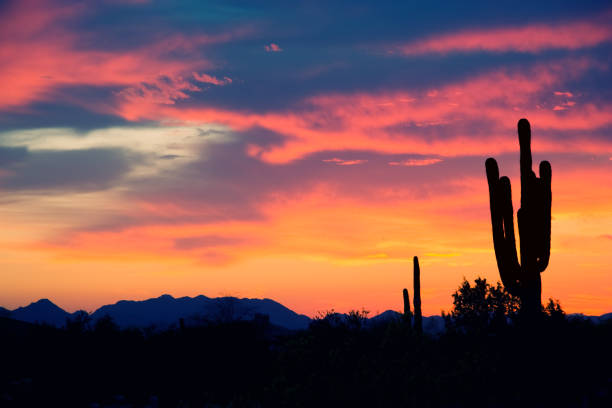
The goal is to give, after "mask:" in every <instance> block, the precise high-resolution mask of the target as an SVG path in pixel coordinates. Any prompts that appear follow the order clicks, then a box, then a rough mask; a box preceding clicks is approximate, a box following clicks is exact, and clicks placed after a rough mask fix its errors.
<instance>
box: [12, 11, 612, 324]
mask: <svg viewBox="0 0 612 408" xmlns="http://www.w3.org/2000/svg"><path fill="white" fill-rule="evenodd" d="M124 3H125V2H119V1H112V2H110V1H109V2H78V3H75V2H66V1H64V0H23V1H13V0H12V1H9V2H7V3H6V5H1V6H0V12H1V13H0V88H2V90H3V92H2V95H0V193H1V194H0V196H1V198H2V199H1V200H0V219H1V220H2V228H3V233H2V234H1V235H0V306H3V307H6V308H10V309H13V308H16V307H19V306H25V305H27V304H29V303H30V302H32V301H36V300H38V299H40V298H49V299H51V300H52V301H53V302H55V303H56V304H58V305H59V306H60V307H63V308H65V309H67V310H69V311H74V310H77V309H86V310H88V311H92V310H95V309H96V308H98V307H100V306H102V305H104V304H109V303H113V302H116V301H118V300H121V299H146V298H151V297H157V296H160V295H161V294H164V293H168V294H171V295H173V296H175V297H180V296H196V295H199V294H203V295H206V296H209V297H217V296H225V295H233V296H239V297H267V298H271V299H274V300H276V301H278V302H280V303H282V304H284V305H285V306H287V307H289V308H291V309H292V310H294V311H296V312H299V313H304V314H307V315H309V316H315V315H316V314H317V312H319V311H326V310H329V309H335V310H336V311H340V312H345V311H348V310H350V309H362V308H363V309H365V310H369V311H370V312H371V313H372V314H376V313H378V312H383V311H385V310H388V309H395V310H399V309H400V308H401V307H402V296H401V292H402V289H403V288H404V287H406V288H408V289H409V291H410V292H411V293H412V257H413V256H415V255H416V256H419V259H420V261H421V268H422V274H421V276H422V301H423V310H424V313H425V314H426V315H433V314H439V313H440V311H441V310H446V311H448V310H450V308H451V307H452V303H451V302H452V299H451V294H452V293H453V292H454V291H455V290H456V289H457V288H458V286H459V284H460V283H461V281H462V279H463V278H466V279H468V280H471V281H473V280H474V279H475V278H476V277H478V276H482V277H486V278H487V279H488V280H490V281H491V282H497V281H498V280H499V274H498V272H497V266H496V263H495V256H494V253H493V245H492V237H491V226H490V218H489V217H490V215H489V202H488V191H487V182H486V177H485V168H484V162H485V160H486V158H487V157H491V156H492V157H495V158H497V159H498V161H499V163H500V171H501V174H502V175H507V176H509V177H510V178H511V180H512V188H513V200H514V210H515V213H516V210H517V209H518V207H519V202H520V179H519V174H518V165H519V146H518V141H517V135H516V123H517V121H518V120H519V119H520V118H522V117H525V118H527V119H528V120H529V121H530V122H531V126H532V129H533V138H532V150H533V156H534V169H536V168H537V167H536V166H537V163H538V162H539V161H540V160H550V162H551V164H552V191H553V204H552V205H553V208H552V215H553V220H552V253H551V260H550V265H549V267H548V269H547V270H546V271H545V272H544V273H543V275H542V279H543V291H544V292H543V300H546V299H548V298H549V297H552V298H554V299H559V300H560V302H561V304H562V306H563V308H564V309H565V310H566V311H567V312H569V313H576V312H580V313H586V314H602V313H608V312H612V274H611V273H610V264H612V187H611V186H610V181H611V180H612V136H611V135H612V133H611V129H612V97H611V95H612V92H611V91H610V83H609V82H610V81H609V78H610V69H611V68H612V62H611V60H610V58H609V56H610V55H611V54H610V47H612V29H611V28H610V24H609V22H608V21H607V20H606V21H604V19H605V18H608V19H609V16H610V15H612V14H610V10H607V11H606V10H604V11H603V12H602V11H601V10H599V9H593V10H591V11H590V14H588V13H587V12H586V11H585V13H583V14H581V15H580V16H576V17H575V19H573V20H572V19H566V17H565V16H567V15H570V16H571V15H572V14H571V13H569V12H567V10H566V12H564V13H559V12H558V10H557V14H554V13H553V14H550V15H549V14H548V12H547V13H546V14H542V15H539V17H538V16H532V15H529V16H528V17H529V24H525V25H520V24H514V25H512V24H510V23H509V21H527V20H526V19H525V18H524V17H525V16H523V17H520V16H519V15H518V14H517V15H516V16H515V17H516V19H515V20H512V19H501V20H500V19H499V18H497V19H496V18H494V16H489V17H490V18H491V21H488V20H486V21H485V20H483V21H480V22H474V21H473V13H472V14H471V15H470V18H467V17H466V18H465V21H458V22H457V24H454V23H453V24H448V25H447V24H446V23H445V24H431V22H428V21H425V23H426V24H423V22H419V21H416V22H417V23H418V24H414V25H413V24H411V23H410V22H409V21H407V20H406V19H404V18H403V17H402V20H401V21H395V20H393V18H392V17H393V16H387V17H386V18H385V24H384V26H387V23H388V24H389V27H391V26H392V25H393V24H397V25H396V26H395V27H394V28H392V29H390V31H389V32H387V31H385V27H383V25H380V26H379V24H373V25H372V27H370V26H369V25H364V24H363V21H359V24H356V22H355V21H353V22H352V23H351V24H347V25H346V26H347V27H357V26H359V27H361V28H362V29H363V33H362V32H355V33H354V36H349V35H347V36H344V34H342V35H341V36H340V37H338V35H340V34H339V32H338V30H337V27H331V28H332V29H330V27H328V26H319V24H322V23H321V22H320V21H315V19H313V20H312V21H309V23H308V24H305V25H304V26H308V27H309V29H312V30H313V31H312V32H318V30H319V29H320V30H321V35H320V38H319V36H318V35H316V36H313V35H312V32H310V31H308V32H303V33H302V32H301V31H300V30H302V29H303V27H300V24H295V22H296V21H301V20H300V18H304V17H303V16H301V15H291V17H292V18H293V19H295V20H292V18H288V19H285V18H284V16H283V15H282V13H280V11H279V12H278V13H279V14H276V10H275V11H274V13H266V12H261V13H260V12H259V11H258V10H257V12H254V11H255V9H253V8H251V7H253V6H247V5H243V6H240V7H238V6H236V9H235V10H234V8H233V7H232V8H226V7H220V8H219V9H218V10H217V11H215V13H213V14H214V15H209V11H208V10H203V9H200V8H198V7H200V5H195V3H194V4H191V3H190V4H189V5H176V6H175V7H176V10H175V9H173V10H169V9H167V8H165V7H166V5H163V4H153V3H156V2H130V4H129V5H127V4H124ZM158 3H159V2H158ZM162 3H163V2H162ZM196 3H197V2H196ZM247 3H248V2H247ZM264 3H265V2H264ZM261 6H262V7H263V5H261ZM181 7H184V8H186V9H181ZM189 7H194V8H195V9H197V10H195V11H194V10H190V9H188V8H189ZM258 7H259V6H258ZM423 7H425V6H423ZM466 7H467V6H466ZM585 7H586V6H585ZM141 8H142V9H141ZM468 8H469V7H468ZM468 8H466V10H468ZM230 9H231V13H230V15H228V14H227V13H228V10H230ZM143 10H146V11H147V12H141V11H143ZM177 10H178V11H177ZM294 11H295V10H292V11H287V10H285V11H283V13H289V12H290V13H293V12H294ZM313 12H314V11H313ZM382 12H383V11H381V13H382ZM234 13H235V14H234ZM361 13H362V12H361V11H360V12H359V13H355V15H356V16H357V15H359V16H360V15H362V14H361ZM217 14H218V15H217ZM267 14H270V15H269V16H268V15H267ZM349 14H350V13H349ZM349 14H347V15H343V16H342V19H343V21H344V19H351V18H353V16H352V15H349ZM304 15H307V13H306V14H304ZM424 15H427V13H425V14H424ZM500 15H502V16H504V15H507V14H504V13H500ZM117 16H121V18H117ZM186 16H187V17H189V18H187V19H186ZM237 16H240V18H238V17H237ZM254 16H257V18H255V17H254ZM279 16H281V17H283V18H281V20H283V21H279ZM336 17H337V16H336ZM451 17H452V18H455V16H451ZM464 17H465V16H464ZM199 18H202V19H204V20H202V21H204V23H202V21H199V20H198V19H199ZM268 18H269V20H268ZM360 18H361V17H360ZM410 18H417V17H413V16H411V17H410ZM457 18H459V17H457ZM555 19H556V20H555ZM285 20H286V21H285ZM287 21H289V22H290V23H291V24H293V25H294V26H295V27H293V26H292V27H291V29H287V27H286V26H285V25H283V24H287ZM440 21H445V22H449V21H450V20H449V17H448V16H447V17H446V20H445V19H443V18H441V19H440ZM459 22H461V24H459ZM325 24H327V23H325ZM270 27H275V30H274V31H270ZM276 27H280V28H279V29H278V30H277V29H276ZM406 27H410V30H406ZM440 27H448V30H451V31H444V30H442V29H441V28H440ZM372 29H376V30H380V31H377V32H375V33H373V32H371V31H369V30H372ZM326 30H327V31H326ZM441 30H442V31H441ZM288 33H291V34H288ZM323 33H325V34H323ZM300 34H304V35H303V37H302V36H300ZM374 34H375V35H374ZM326 35H328V36H330V38H329V39H327V38H325V36H326ZM334 36H336V37H334ZM352 37H354V39H353V38H352ZM328 41H329V42H328ZM281 46H282V47H281ZM380 50H389V52H386V53H381V52H380ZM272 51H274V52H272Z"/></svg>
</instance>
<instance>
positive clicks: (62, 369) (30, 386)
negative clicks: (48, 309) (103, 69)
mask: <svg viewBox="0 0 612 408" xmlns="http://www.w3.org/2000/svg"><path fill="white" fill-rule="evenodd" d="M0 346H1V347H0V353H1V357H0V358H1V359H0V406H2V407H29V406H39V407H49V406H56V407H70V406H77V407H91V406H106V407H110V406H116V407H119V406H121V407H145V406H150V407H154V406H160V407H180V406H182V407H187V406H189V407H524V406H541V407H553V406H558V407H612V352H611V348H612V321H608V323H604V324H599V325H592V324H590V323H587V322H584V321H567V320H565V319H552V318H543V319H542V320H541V321H538V322H537V324H521V323H520V322H519V323H515V324H513V325H503V326H501V327H496V328H491V327H486V328H482V327H481V328H476V329H473V328H470V329H467V330H465V329H462V330H449V331H448V332H447V333H445V334H443V335H441V336H439V337H437V338H434V337H430V336H428V335H419V334H417V333H415V332H414V331H413V329H411V328H410V327H409V326H408V325H407V324H406V323H404V322H402V321H393V322H388V323H384V324H381V325H379V326H377V327H373V328H367V329H366V328H363V327H361V324H360V321H359V319H357V320H355V321H352V322H342V321H334V320H333V319H329V318H327V319H321V320H316V321H314V323H313V324H312V325H311V327H310V329H309V330H306V331H302V332H296V333H288V332H283V331H282V330H280V329H278V328H274V327H271V326H270V325H269V324H267V323H266V321H265V320H263V321H261V320H260V321H258V322H240V321H236V322H226V323H208V324H204V325H203V326H201V327H186V328H185V327H183V328H180V327H179V328H176V329H172V330H167V331H164V332H156V331H137V330H134V331H119V330H118V329H117V328H116V326H114V325H113V324H112V322H111V321H101V322H98V324H97V325H96V326H95V327H88V326H87V324H85V323H83V324H80V323H76V324H72V325H70V326H69V327H68V328H66V329H55V328H51V327H43V326H37V325H30V324H26V323H21V322H17V321H14V320H10V319H1V321H0Z"/></svg>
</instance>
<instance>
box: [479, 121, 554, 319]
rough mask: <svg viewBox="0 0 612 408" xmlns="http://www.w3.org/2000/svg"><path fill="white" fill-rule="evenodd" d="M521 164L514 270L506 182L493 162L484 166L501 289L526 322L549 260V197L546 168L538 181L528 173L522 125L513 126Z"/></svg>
mask: <svg viewBox="0 0 612 408" xmlns="http://www.w3.org/2000/svg"><path fill="white" fill-rule="evenodd" d="M518 135H519V145H520V150H521V154H520V164H521V208H520V209H519V210H518V212H517V222H518V230H519V235H520V253H521V263H520V264H519V260H518V256H517V253H516V243H515V238H514V215H513V209H512V192H511V188H510V179H509V178H508V177H505V176H504V177H501V178H500V177H499V169H498V167H497V162H496V161H495V159H494V158H488V159H487V161H486V163H485V166H486V170H487V180H488V183H489V203H490V207H491V226H492V229H493V246H494V248H495V257H496V259H497V267H498V269H499V275H500V277H501V279H502V282H503V284H504V287H505V288H506V289H507V290H508V291H509V292H510V293H512V294H513V295H515V296H518V297H520V298H521V305H522V310H523V311H524V312H525V313H526V314H528V315H531V316H534V315H537V314H538V313H539V312H540V311H541V310H542V300H541V297H542V280H541V278H540V273H541V272H543V271H544V270H545V269H546V267H547V266H548V260H549V258H550V219H551V201H552V192H551V188H550V180H551V167H550V163H549V162H547V161H543V162H541V163H540V178H537V177H536V175H535V173H534V172H533V170H532V160H531V127H530V125H529V122H528V121H527V119H521V120H519V122H518Z"/></svg>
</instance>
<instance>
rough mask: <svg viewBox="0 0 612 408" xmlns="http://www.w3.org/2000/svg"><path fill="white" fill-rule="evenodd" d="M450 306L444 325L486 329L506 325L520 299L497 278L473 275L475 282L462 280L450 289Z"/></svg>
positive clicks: (516, 308) (454, 327) (512, 317)
mask: <svg viewBox="0 0 612 408" xmlns="http://www.w3.org/2000/svg"><path fill="white" fill-rule="evenodd" d="M452 296H453V310H452V311H451V312H450V314H448V315H444V316H445V319H446V325H447V328H450V329H462V330H485V329H488V328H490V327H500V326H505V325H506V324H508V323H509V322H510V321H511V320H513V319H515V318H516V317H517V315H518V311H519V308H520V299H519V298H518V297H516V296H513V295H511V294H510V293H509V292H507V291H506V290H505V288H504V287H503V286H502V285H501V284H500V283H499V282H497V285H495V286H493V285H491V284H490V283H489V282H487V280H486V279H483V278H476V280H475V281H474V286H472V285H471V284H470V283H469V282H468V281H467V280H465V279H464V280H463V282H462V283H461V285H460V286H459V288H458V289H457V290H456V291H455V293H453V295H452Z"/></svg>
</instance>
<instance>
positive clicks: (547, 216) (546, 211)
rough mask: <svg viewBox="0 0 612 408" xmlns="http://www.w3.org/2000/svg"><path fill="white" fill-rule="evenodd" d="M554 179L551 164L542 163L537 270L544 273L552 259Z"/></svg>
mask: <svg viewBox="0 0 612 408" xmlns="http://www.w3.org/2000/svg"><path fill="white" fill-rule="evenodd" d="M551 178H552V169H551V167H550V163H549V162H547V161H543V162H541V163H540V192H541V197H540V200H541V203H542V208H541V212H542V213H541V214H540V219H541V220H542V225H541V226H540V230H541V234H542V236H541V237H540V240H539V244H540V245H539V248H538V249H539V250H538V253H537V260H536V265H537V270H538V272H544V270H545V269H546V267H547V266H548V261H549V259H550V220H551V204H552V189H551V186H550V182H551Z"/></svg>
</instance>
